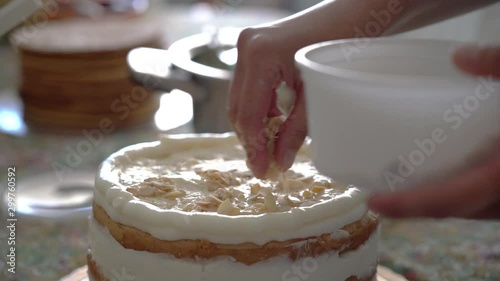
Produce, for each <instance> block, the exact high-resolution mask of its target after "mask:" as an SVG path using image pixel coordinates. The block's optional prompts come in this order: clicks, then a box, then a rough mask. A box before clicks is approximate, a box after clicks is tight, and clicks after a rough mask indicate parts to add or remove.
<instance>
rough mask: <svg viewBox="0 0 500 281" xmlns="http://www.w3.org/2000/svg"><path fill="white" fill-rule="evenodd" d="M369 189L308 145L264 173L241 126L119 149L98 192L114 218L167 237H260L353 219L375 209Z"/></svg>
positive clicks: (104, 168) (99, 182) (106, 167)
mask: <svg viewBox="0 0 500 281" xmlns="http://www.w3.org/2000/svg"><path fill="white" fill-rule="evenodd" d="M366 195H367V194H366V193H365V192H364V191H361V190H360V189H358V188H356V187H354V186H346V185H342V184H339V183H336V182H335V181H333V180H331V179H330V178H328V177H325V176H322V175H320V174H318V172H317V170H316V169H315V168H314V165H313V164H312V163H311V161H310V157H309V151H308V145H304V146H303V147H302V149H301V150H300V151H299V153H298V155H297V158H296V161H295V164H294V165H293V166H292V168H291V169H290V170H289V171H287V172H286V173H284V174H282V175H281V176H280V177H278V179H277V180H259V179H257V178H255V177H253V175H252V173H251V172H250V171H249V169H248V168H247V165H246V162H245V154H244V151H243V149H242V147H241V145H240V143H239V141H238V139H237V138H236V137H235V136H234V135H233V134H222V135H213V134H209V135H177V136H176V135H173V136H167V137H164V138H162V139H161V141H157V142H151V143H143V144H137V145H134V146H130V147H127V148H124V149H122V150H120V151H118V152H116V153H115V154H113V155H111V156H110V157H109V158H108V159H107V160H106V161H105V162H104V163H103V164H102V165H101V168H100V171H99V174H98V176H97V178H96V192H95V196H94V198H95V201H96V203H97V204H99V205H100V206H101V207H103V208H104V209H105V210H106V212H107V213H108V214H109V215H110V217H111V218H112V219H115V220H117V221H119V222H122V223H127V224H129V225H132V226H135V227H137V228H140V229H143V230H145V231H148V232H150V233H156V234H157V235H156V236H157V237H159V238H160V237H167V238H171V237H172V235H173V234H172V233H184V234H186V232H189V234H188V236H189V237H191V238H194V237H212V238H213V239H212V240H214V239H215V240H218V239H221V240H222V238H221V237H227V236H229V237H231V239H232V240H231V241H254V242H256V243H257V242H264V241H267V240H266V239H271V238H272V237H274V239H277V238H276V237H280V239H281V238H283V239H284V238H285V237H295V236H297V235H310V234H312V233H317V232H318V231H319V232H320V233H327V232H324V231H326V230H324V229H332V228H333V229H337V228H340V227H342V226H344V225H346V224H348V223H352V222H354V221H356V220H357V219H359V218H361V217H362V216H363V215H364V213H365V212H366V211H367V209H366V206H365V205H364V199H366ZM214 225H216V226H217V227H214ZM297 228H301V229H302V230H301V231H299V232H297ZM320 229H323V230H320ZM291 230H295V232H294V233H288V231H291ZM266 232H268V233H267V234H265V233H266ZM301 232H304V233H302V234H301ZM201 235H204V236H201ZM255 235H258V236H255ZM173 236H175V235H173ZM175 237H185V236H175ZM235 237H238V238H235ZM245 237H246V238H245ZM233 238H234V239H233ZM224 241H226V240H224Z"/></svg>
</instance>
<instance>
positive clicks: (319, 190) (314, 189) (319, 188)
mask: <svg viewBox="0 0 500 281" xmlns="http://www.w3.org/2000/svg"><path fill="white" fill-rule="evenodd" d="M311 191H312V192H314V193H323V192H324V191H325V187H324V186H320V185H313V186H312V187H311Z"/></svg>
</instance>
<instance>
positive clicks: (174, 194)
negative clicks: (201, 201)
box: [164, 190, 185, 198]
mask: <svg viewBox="0 0 500 281" xmlns="http://www.w3.org/2000/svg"><path fill="white" fill-rule="evenodd" d="M184 195H185V192H184V191H181V190H174V191H171V192H168V193H166V194H165V195H164V196H165V197H166V198H179V197H182V196H184Z"/></svg>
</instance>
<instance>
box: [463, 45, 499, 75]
mask: <svg viewBox="0 0 500 281" xmlns="http://www.w3.org/2000/svg"><path fill="white" fill-rule="evenodd" d="M453 61H454V62H455V64H456V65H457V66H458V67H459V68H460V69H461V70H463V71H465V72H467V73H469V74H472V75H475V76H489V75H492V76H493V77H496V78H500V46H478V45H464V46H461V47H459V48H458V49H457V50H456V51H455V53H454V54H453Z"/></svg>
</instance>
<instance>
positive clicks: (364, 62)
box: [295, 38, 500, 190]
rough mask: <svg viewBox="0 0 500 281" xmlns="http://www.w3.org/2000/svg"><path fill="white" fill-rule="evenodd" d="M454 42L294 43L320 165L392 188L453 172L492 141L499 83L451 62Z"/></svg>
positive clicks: (498, 127)
mask: <svg viewBox="0 0 500 281" xmlns="http://www.w3.org/2000/svg"><path fill="white" fill-rule="evenodd" d="M456 45H457V43H456V42H450V41H439V40H420V39H393V38H379V39H359V38H358V39H352V40H340V41H332V42H325V43H320V44H315V45H312V46H308V47H305V48H303V49H301V50H300V51H299V52H298V53H297V54H296V56H295V59H296V62H297V64H298V67H299V68H300V70H301V73H302V77H303V80H304V83H305V91H306V101H307V112H308V122H309V123H308V125H309V133H310V136H311V138H312V151H313V161H314V162H315V164H316V166H317V168H318V170H319V171H320V172H322V173H324V174H326V175H329V176H331V177H333V178H335V179H336V180H339V181H342V182H346V183H350V184H356V185H358V186H360V187H366V188H371V189H374V188H384V189H387V188H389V189H391V190H394V189H396V188H401V187H408V186H414V185H417V184H422V183H424V182H427V181H430V180H437V179H440V178H443V177H446V176H449V175H450V174H451V173H455V172H457V171H460V170H461V169H464V168H465V167H467V166H468V165H469V164H470V163H471V161H472V159H474V158H475V157H476V156H478V155H481V152H484V151H485V150H487V148H488V147H491V144H492V143H494V142H495V141H498V139H499V137H500V110H499V108H500V95H498V92H499V91H500V83H498V81H497V82H495V81H492V80H491V78H474V77H470V76H467V75H465V74H463V73H461V72H460V71H458V70H457V69H456V68H455V67H454V65H453V63H452V61H451V52H452V50H453V48H454V47H455V46H456ZM482 154H488V153H487V152H486V153H482Z"/></svg>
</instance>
